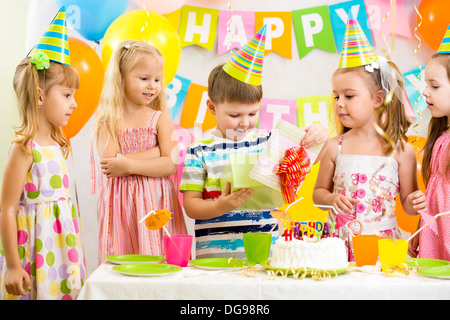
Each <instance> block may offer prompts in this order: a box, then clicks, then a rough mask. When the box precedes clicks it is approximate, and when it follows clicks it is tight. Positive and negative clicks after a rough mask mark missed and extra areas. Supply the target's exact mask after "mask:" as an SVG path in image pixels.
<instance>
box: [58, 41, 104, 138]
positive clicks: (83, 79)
mask: <svg viewBox="0 0 450 320" xmlns="http://www.w3.org/2000/svg"><path fill="white" fill-rule="evenodd" d="M69 50H70V62H71V65H72V68H74V69H75V70H76V71H77V73H78V76H79V78H80V88H79V89H78V90H77V91H76V93H75V101H76V102H77V105H78V107H77V108H76V109H75V110H74V112H73V113H72V115H71V116H70V119H69V122H68V123H67V125H66V126H65V127H63V128H62V129H63V131H64V133H65V135H66V137H67V138H68V139H70V138H72V137H74V136H75V135H76V134H77V133H78V132H79V131H80V130H81V129H82V128H83V127H84V125H85V124H86V122H87V121H88V120H89V119H90V118H91V116H92V115H93V114H94V111H95V109H96V108H97V105H98V103H99V102H100V94H101V92H102V88H103V79H104V77H105V70H104V68H103V64H102V61H101V60H100V57H99V56H98V55H97V53H95V51H94V50H93V49H92V48H91V47H90V46H89V45H88V44H86V43H85V42H83V41H81V40H79V39H76V38H72V37H69Z"/></svg>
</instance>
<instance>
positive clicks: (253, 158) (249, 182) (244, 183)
mask: <svg viewBox="0 0 450 320" xmlns="http://www.w3.org/2000/svg"><path fill="white" fill-rule="evenodd" d="M258 157H259V153H232V154H230V155H229V162H228V163H227V164H226V165H225V167H224V169H223V171H222V174H221V176H220V191H221V192H222V193H223V192H224V191H225V187H226V185H227V182H230V184H231V189H230V192H234V191H237V190H240V189H252V190H253V196H252V197H251V198H250V199H249V200H248V201H247V202H245V203H244V204H243V205H242V206H240V207H239V208H237V209H236V210H256V209H273V208H278V207H281V206H282V205H283V204H284V201H283V197H282V195H281V192H280V191H277V190H274V189H273V188H270V187H267V186H266V185H264V184H262V183H261V182H258V181H256V180H254V179H252V178H250V177H249V173H250V171H252V169H253V166H254V165H255V164H256V163H257V160H258Z"/></svg>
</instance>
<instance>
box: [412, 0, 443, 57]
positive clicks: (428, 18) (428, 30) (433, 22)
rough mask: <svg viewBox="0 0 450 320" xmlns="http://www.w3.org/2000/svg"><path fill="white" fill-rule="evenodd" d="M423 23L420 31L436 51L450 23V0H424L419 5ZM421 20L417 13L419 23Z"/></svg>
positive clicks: (426, 41)
mask: <svg viewBox="0 0 450 320" xmlns="http://www.w3.org/2000/svg"><path fill="white" fill-rule="evenodd" d="M419 12H420V15H421V16H422V24H421V26H420V27H419V29H418V31H419V33H420V35H421V37H422V39H423V40H424V41H425V43H426V44H427V45H428V46H429V47H430V48H432V49H433V50H434V51H437V50H438V49H439V45H440V44H441V42H442V39H443V38H444V34H445V31H446V30H447V27H448V25H449V23H450V15H449V12H450V1H448V0H422V2H421V3H420V5H419ZM420 21H421V19H420V17H419V15H417V24H419V23H420Z"/></svg>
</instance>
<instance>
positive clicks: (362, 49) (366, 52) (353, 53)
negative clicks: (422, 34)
mask: <svg viewBox="0 0 450 320" xmlns="http://www.w3.org/2000/svg"><path fill="white" fill-rule="evenodd" d="M377 60H378V58H377V55H376V54H375V52H374V51H373V48H372V45H371V44H370V42H369V40H368V39H367V37H366V35H365V34H364V31H363V30H362V28H361V26H360V25H359V23H358V20H356V18H355V17H354V15H353V14H352V13H351V11H350V13H349V15H348V20H347V26H346V30H345V35H344V43H343V44H342V52H341V60H340V62H339V68H351V67H358V66H365V65H370V64H372V62H376V61H377Z"/></svg>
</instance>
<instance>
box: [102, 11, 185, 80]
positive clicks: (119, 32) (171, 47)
mask: <svg viewBox="0 0 450 320" xmlns="http://www.w3.org/2000/svg"><path fill="white" fill-rule="evenodd" d="M130 39H131V40H140V41H145V42H147V43H149V44H151V45H152V46H154V47H156V48H157V49H158V50H159V51H160V52H161V53H162V55H163V56H164V60H165V65H164V82H165V84H166V85H168V84H169V83H170V81H172V78H173V77H174V76H175V74H176V72H177V69H178V65H179V63H180V57H181V44H180V38H179V37H178V32H177V30H176V29H175V27H174V26H173V24H172V23H171V22H170V21H169V20H167V19H166V18H165V17H163V16H162V15H160V14H158V13H156V12H152V11H147V10H134V11H130V12H127V13H125V14H123V15H121V16H120V17H118V18H117V19H116V20H114V22H113V23H111V25H110V26H109V28H108V30H106V33H105V36H104V38H103V49H102V62H103V65H104V66H105V70H106V67H107V65H108V62H109V59H110V57H111V54H112V53H113V51H114V50H115V49H116V48H117V47H118V46H119V44H120V43H121V42H122V41H125V40H130Z"/></svg>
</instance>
